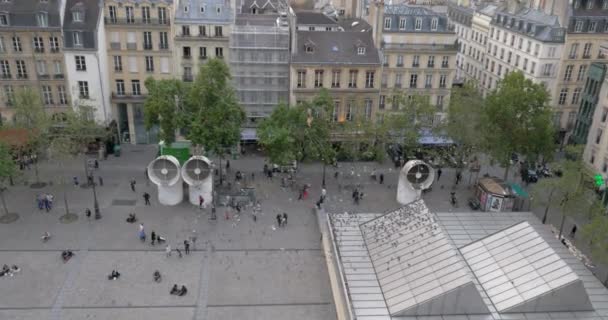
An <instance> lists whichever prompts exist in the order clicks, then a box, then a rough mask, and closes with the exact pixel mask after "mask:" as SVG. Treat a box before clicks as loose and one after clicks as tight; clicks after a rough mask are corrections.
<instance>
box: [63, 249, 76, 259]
mask: <svg viewBox="0 0 608 320" xmlns="http://www.w3.org/2000/svg"><path fill="white" fill-rule="evenodd" d="M73 256H74V252H72V251H70V250H63V251H62V252H61V259H62V260H63V262H68V260H70V259H72V257H73Z"/></svg>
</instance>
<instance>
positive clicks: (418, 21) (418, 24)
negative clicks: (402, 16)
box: [414, 18, 422, 30]
mask: <svg viewBox="0 0 608 320" xmlns="http://www.w3.org/2000/svg"><path fill="white" fill-rule="evenodd" d="M414 29H416V30H422V19H421V18H416V24H415V25H414Z"/></svg>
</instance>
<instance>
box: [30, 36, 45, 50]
mask: <svg viewBox="0 0 608 320" xmlns="http://www.w3.org/2000/svg"><path fill="white" fill-rule="evenodd" d="M33 43H34V51H35V52H38V53H42V52H44V41H43V40H42V37H34V38H33Z"/></svg>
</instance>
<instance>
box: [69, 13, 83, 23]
mask: <svg viewBox="0 0 608 320" xmlns="http://www.w3.org/2000/svg"><path fill="white" fill-rule="evenodd" d="M82 16H83V14H82V11H72V21H74V22H82V20H83V17H82Z"/></svg>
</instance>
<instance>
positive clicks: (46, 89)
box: [42, 86, 53, 106]
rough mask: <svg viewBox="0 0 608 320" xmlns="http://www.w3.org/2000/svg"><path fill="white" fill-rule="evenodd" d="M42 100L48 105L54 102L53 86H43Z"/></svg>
mask: <svg viewBox="0 0 608 320" xmlns="http://www.w3.org/2000/svg"><path fill="white" fill-rule="evenodd" d="M42 100H43V101H44V104H45V105H47V106H48V105H52V104H53V91H52V90H51V86H42Z"/></svg>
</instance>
